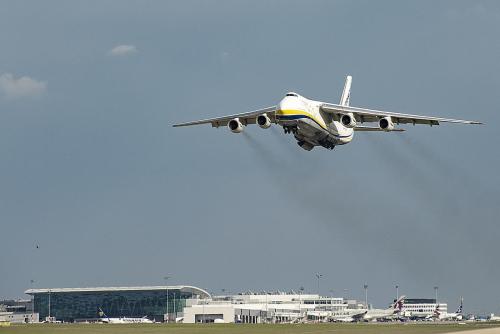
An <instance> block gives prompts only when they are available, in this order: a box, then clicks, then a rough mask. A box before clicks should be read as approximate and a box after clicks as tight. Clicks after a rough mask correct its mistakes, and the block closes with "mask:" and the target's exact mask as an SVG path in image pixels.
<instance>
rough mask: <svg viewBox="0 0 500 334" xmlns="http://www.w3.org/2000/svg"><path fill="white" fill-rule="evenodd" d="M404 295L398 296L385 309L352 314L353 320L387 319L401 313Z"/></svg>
mask: <svg viewBox="0 0 500 334" xmlns="http://www.w3.org/2000/svg"><path fill="white" fill-rule="evenodd" d="M405 298H406V296H401V297H399V299H398V300H396V301H395V302H394V304H392V306H391V307H389V308H387V309H385V310H384V309H371V310H367V311H365V312H363V313H360V314H356V315H353V316H352V318H353V320H354V321H371V320H389V319H392V318H393V317H394V316H395V315H397V314H399V313H401V310H402V309H403V304H404V300H405Z"/></svg>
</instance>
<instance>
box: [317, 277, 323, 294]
mask: <svg viewBox="0 0 500 334" xmlns="http://www.w3.org/2000/svg"><path fill="white" fill-rule="evenodd" d="M322 277H323V274H321V273H316V278H317V279H318V298H319V296H320V293H319V280H320V279H321V278H322Z"/></svg>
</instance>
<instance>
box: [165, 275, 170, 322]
mask: <svg viewBox="0 0 500 334" xmlns="http://www.w3.org/2000/svg"><path fill="white" fill-rule="evenodd" d="M169 278H170V276H165V277H163V279H164V280H165V290H166V295H167V296H166V297H167V310H166V312H165V314H166V315H167V320H166V321H167V322H169V320H170V315H169V313H168V283H167V281H168V279H169Z"/></svg>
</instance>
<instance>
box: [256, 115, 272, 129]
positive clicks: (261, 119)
mask: <svg viewBox="0 0 500 334" xmlns="http://www.w3.org/2000/svg"><path fill="white" fill-rule="evenodd" d="M257 124H258V125H259V126H260V127H261V128H263V129H267V128H269V127H270V126H271V120H270V119H269V117H267V115H266V114H262V115H259V116H257Z"/></svg>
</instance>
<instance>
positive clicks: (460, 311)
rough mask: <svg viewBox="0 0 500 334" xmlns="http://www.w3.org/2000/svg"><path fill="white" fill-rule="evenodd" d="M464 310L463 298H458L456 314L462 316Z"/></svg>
mask: <svg viewBox="0 0 500 334" xmlns="http://www.w3.org/2000/svg"><path fill="white" fill-rule="evenodd" d="M463 310H464V297H460V305H459V306H458V309H457V312H456V313H457V314H462V312H463Z"/></svg>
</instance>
